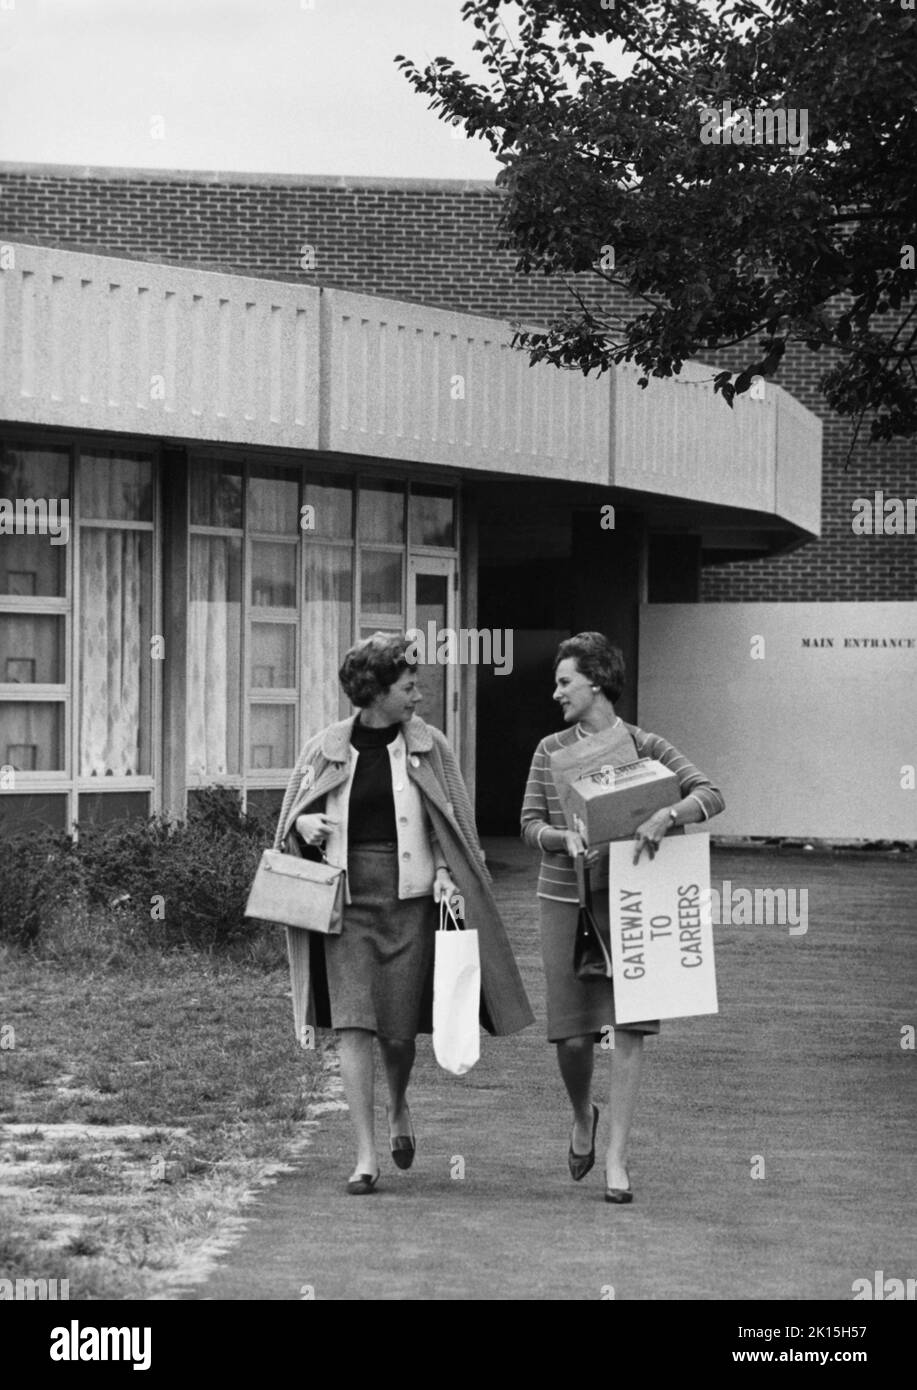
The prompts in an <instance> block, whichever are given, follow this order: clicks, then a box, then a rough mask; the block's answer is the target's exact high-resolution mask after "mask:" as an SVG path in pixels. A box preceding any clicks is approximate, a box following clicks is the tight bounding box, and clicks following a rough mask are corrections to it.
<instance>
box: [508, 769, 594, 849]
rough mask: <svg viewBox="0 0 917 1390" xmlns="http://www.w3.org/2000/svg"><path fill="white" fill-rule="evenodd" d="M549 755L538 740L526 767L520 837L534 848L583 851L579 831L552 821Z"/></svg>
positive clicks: (551, 782)
mask: <svg viewBox="0 0 917 1390" xmlns="http://www.w3.org/2000/svg"><path fill="white" fill-rule="evenodd" d="M553 785H554V778H553V776H552V774H551V764H550V760H549V756H548V754H547V752H546V751H545V747H544V743H543V742H542V743H539V745H538V747H537V748H536V749H535V756H534V757H533V758H532V766H531V767H530V768H529V775H528V780H527V781H526V784H525V796H524V797H523V800H522V818H521V819H522V838H523V840H524V841H525V843H526V844H527V845H531V846H532V847H533V849H540V850H541V851H542V853H543V854H570V855H574V854H583V853H585V850H586V845H585V843H584V841H583V839H582V837H581V836H580V835H577V834H576V832H575V831H573V830H567V829H560V828H559V827H558V826H556V825H552V824H551V820H550V816H551V808H550V806H549V804H548V788H549V787H553Z"/></svg>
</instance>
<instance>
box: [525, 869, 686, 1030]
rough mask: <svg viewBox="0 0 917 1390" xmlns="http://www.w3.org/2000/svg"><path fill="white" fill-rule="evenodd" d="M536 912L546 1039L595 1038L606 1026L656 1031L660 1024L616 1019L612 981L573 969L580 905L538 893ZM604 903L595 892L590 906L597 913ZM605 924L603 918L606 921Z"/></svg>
mask: <svg viewBox="0 0 917 1390" xmlns="http://www.w3.org/2000/svg"><path fill="white" fill-rule="evenodd" d="M538 906H539V909H540V913H541V958H542V960H543V962H544V973H545V982H546V984H547V996H548V1042H561V1041H562V1040H563V1039H564V1038H584V1037H588V1036H590V1035H591V1036H592V1037H593V1039H594V1040H595V1041H596V1042H599V1041H600V1040H601V1038H602V1037H603V1035H604V1030H605V1029H606V1028H614V1029H616V1030H617V1031H618V1032H621V1033H658V1032H659V1023H658V1021H657V1020H650V1021H648V1022H645V1023H616V1022H615V992H614V987H613V985H612V982H611V980H589V981H588V982H587V983H584V982H583V981H582V980H578V979H577V978H576V976H575V975H574V973H573V944H574V941H575V939H576V923H577V920H578V917H579V907H578V905H577V904H576V903H561V902H555V901H554V899H553V898H539V899H538ZM603 908H604V911H605V913H606V915H607V912H608V908H607V905H604V904H603V903H602V902H601V899H600V897H599V896H598V895H597V896H596V897H595V898H593V911H594V912H595V913H596V914H599V913H601V912H602V910H603ZM606 925H607V923H606Z"/></svg>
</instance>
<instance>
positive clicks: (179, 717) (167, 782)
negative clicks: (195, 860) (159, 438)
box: [161, 448, 189, 818]
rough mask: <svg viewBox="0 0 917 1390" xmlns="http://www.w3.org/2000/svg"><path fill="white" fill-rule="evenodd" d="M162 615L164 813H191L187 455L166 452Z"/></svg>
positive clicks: (163, 464)
mask: <svg viewBox="0 0 917 1390" xmlns="http://www.w3.org/2000/svg"><path fill="white" fill-rule="evenodd" d="M161 458H162V493H163V497H162V502H163V505H162V515H163V537H162V575H163V595H162V614H163V627H164V629H165V631H164V634H163V635H164V636H165V639H166V659H165V669H164V671H163V682H162V742H163V754H162V809H163V812H164V813H165V814H166V815H170V816H174V817H178V818H183V817H184V815H185V813H186V809H187V799H186V782H187V766H188V761H187V745H186V732H187V654H188V558H189V557H188V550H189V544H188V456H187V452H186V451H185V450H184V449H179V448H172V449H170V448H166V449H163V451H162V455H161Z"/></svg>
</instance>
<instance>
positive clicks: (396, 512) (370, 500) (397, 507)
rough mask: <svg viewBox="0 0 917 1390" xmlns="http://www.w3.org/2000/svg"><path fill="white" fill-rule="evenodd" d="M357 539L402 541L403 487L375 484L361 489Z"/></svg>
mask: <svg viewBox="0 0 917 1390" xmlns="http://www.w3.org/2000/svg"><path fill="white" fill-rule="evenodd" d="M360 539H361V540H364V541H390V542H391V543H392V544H393V545H401V544H402V543H403V541H404V485H403V484H402V483H376V484H374V486H373V487H361V488H360Z"/></svg>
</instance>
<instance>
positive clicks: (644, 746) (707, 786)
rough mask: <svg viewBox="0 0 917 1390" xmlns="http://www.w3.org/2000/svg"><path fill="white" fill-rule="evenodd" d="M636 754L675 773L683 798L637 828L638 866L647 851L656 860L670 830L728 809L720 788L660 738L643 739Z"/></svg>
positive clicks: (635, 835)
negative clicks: (653, 759) (652, 760)
mask: <svg viewBox="0 0 917 1390" xmlns="http://www.w3.org/2000/svg"><path fill="white" fill-rule="evenodd" d="M637 751H638V752H639V753H640V756H641V757H643V758H655V759H656V761H657V762H660V763H662V764H664V766H665V767H667V768H669V770H670V771H672V772H674V773H675V775H676V776H677V778H678V789H679V791H680V792H681V793H682V798H681V800H680V801H676V802H675V804H674V806H663V807H662V809H661V810H659V811H654V812H653V814H652V815H651V816H648V817H647V818H646V820H645V821H644V822H643V824H642V825H638V827H637V829H636V831H635V833H634V840H635V846H634V863H635V864H636V863H637V861H638V860H639V858H640V855H641V854H642V853H643V851H644V850H646V852H647V854H648V855H649V857H650V859H653V858H654V857H655V854H656V851H657V849H658V848H659V845H660V843H661V841H662V840H663V839H664V838H665V836H666V835H667V834H668V832H669V831H670V830H673V829H675V828H676V827H677V826H681V825H691V824H693V823H695V822H697V821H702V820H709V819H710V817H711V816H717V815H719V813H720V811H722V810H723V809H724V808H725V805H726V802H725V801H724V800H723V793H722V792H721V791H720V789H719V787H716V786H714V785H713V783H712V782H711V781H710V778H709V777H705V776H704V774H703V773H702V772H700V771H699V770H698V769H697V768H696V767H695V766H694V764H693V763H689V762H688V759H687V758H686V757H685V755H684V754H683V753H679V751H678V749H677V748H675V747H674V746H673V745H672V744H671V743H669V742H668V741H667V740H666V739H664V738H662V737H661V736H660V735H659V734H646V735H644V737H643V738H642V739H640V740H639V741H638V742H637Z"/></svg>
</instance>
